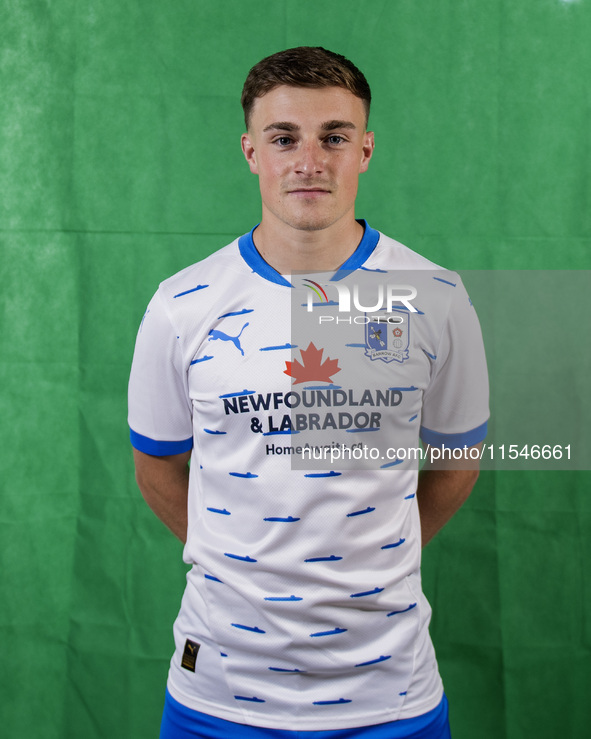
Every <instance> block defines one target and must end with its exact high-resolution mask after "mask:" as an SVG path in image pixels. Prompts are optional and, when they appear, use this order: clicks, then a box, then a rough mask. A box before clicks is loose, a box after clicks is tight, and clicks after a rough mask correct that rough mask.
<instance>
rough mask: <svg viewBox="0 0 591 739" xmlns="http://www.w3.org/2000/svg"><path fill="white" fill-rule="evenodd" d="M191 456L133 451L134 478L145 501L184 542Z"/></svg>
mask: <svg viewBox="0 0 591 739" xmlns="http://www.w3.org/2000/svg"><path fill="white" fill-rule="evenodd" d="M190 457H191V452H190V451H189V452H184V453H183V454H172V455H170V456H164V457H156V456H153V455H151V454H144V452H140V451H138V450H137V449H135V448H134V450H133V459H134V462H135V479H136V480H137V484H138V487H139V489H140V490H141V493H142V495H143V496H144V500H145V501H146V503H147V504H148V505H149V506H150V508H151V509H152V510H153V511H154V513H155V514H156V515H157V516H158V518H159V519H160V520H161V521H162V522H163V523H164V524H165V525H166V526H168V528H169V529H170V530H171V531H172V533H173V534H174V535H175V536H176V537H178V538H179V539H180V540H181V541H182V542H183V544H184V543H185V542H186V540H187V495H188V492H189V459H190Z"/></svg>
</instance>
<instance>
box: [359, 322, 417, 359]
mask: <svg viewBox="0 0 591 739" xmlns="http://www.w3.org/2000/svg"><path fill="white" fill-rule="evenodd" d="M365 315H366V316H367V318H368V319H369V320H368V321H367V322H366V324H365V356H366V357H369V358H370V359H371V360H372V361H375V360H376V359H381V360H382V362H401V363H402V362H404V361H405V360H407V359H408V356H409V354H408V347H409V343H410V315H409V314H408V313H407V312H406V311H396V310H395V311H391V312H389V313H379V314H367V313H366V314H365Z"/></svg>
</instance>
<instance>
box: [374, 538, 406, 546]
mask: <svg viewBox="0 0 591 739" xmlns="http://www.w3.org/2000/svg"><path fill="white" fill-rule="evenodd" d="M405 541H406V539H402V538H400V539H399V540H398V541H396V542H394V543H393V544H384V546H383V547H380V549H394V548H395V547H399V546H400V545H401V544H404V542H405Z"/></svg>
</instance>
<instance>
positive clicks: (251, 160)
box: [240, 133, 259, 174]
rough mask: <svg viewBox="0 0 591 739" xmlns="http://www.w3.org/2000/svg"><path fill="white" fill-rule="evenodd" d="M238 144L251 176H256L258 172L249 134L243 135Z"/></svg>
mask: <svg viewBox="0 0 591 739" xmlns="http://www.w3.org/2000/svg"><path fill="white" fill-rule="evenodd" d="M240 144H241V146H242V153H243V154H244V158H245V159H246V161H247V162H248V166H249V167H250V171H251V172H252V173H253V174H258V173H259V170H258V167H257V159H256V154H255V151H254V146H253V143H252V139H251V137H250V134H248V133H243V134H242V137H241V139H240Z"/></svg>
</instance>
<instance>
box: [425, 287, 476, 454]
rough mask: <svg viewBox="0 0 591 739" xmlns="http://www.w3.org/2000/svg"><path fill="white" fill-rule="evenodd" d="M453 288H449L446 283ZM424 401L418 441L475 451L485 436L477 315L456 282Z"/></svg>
mask: <svg viewBox="0 0 591 739" xmlns="http://www.w3.org/2000/svg"><path fill="white" fill-rule="evenodd" d="M450 284H451V283H450ZM450 289H453V291H454V292H453V295H452V297H451V301H450V308H449V312H448V315H447V320H446V322H445V324H444V326H443V331H442V334H441V338H440V340H439V346H438V351H437V355H436V356H435V357H434V358H433V371H432V376H431V381H430V383H429V386H428V388H427V390H426V391H425V395H424V397H423V411H422V416H421V430H420V436H421V439H422V440H423V441H424V442H425V443H427V444H431V445H432V446H443V445H444V444H445V446H447V447H451V448H459V447H463V446H473V445H474V444H478V443H479V442H481V441H482V440H483V439H484V438H485V436H486V430H487V420H488V417H489V407H488V373H487V368H486V357H485V353H484V344H483V341H482V332H481V330H480V324H479V322H478V317H477V315H476V311H475V310H474V307H473V305H472V302H471V300H470V298H469V297H468V294H467V292H466V289H465V288H464V285H463V284H462V282H461V280H460V278H459V276H458V278H457V282H455V283H454V284H453V287H451V288H450Z"/></svg>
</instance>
